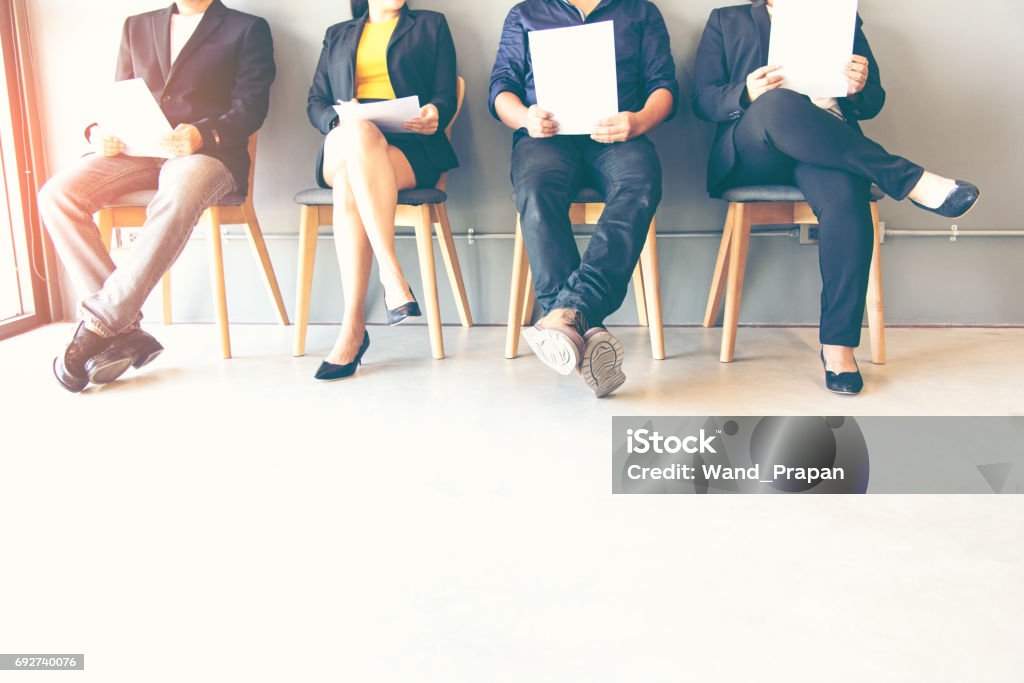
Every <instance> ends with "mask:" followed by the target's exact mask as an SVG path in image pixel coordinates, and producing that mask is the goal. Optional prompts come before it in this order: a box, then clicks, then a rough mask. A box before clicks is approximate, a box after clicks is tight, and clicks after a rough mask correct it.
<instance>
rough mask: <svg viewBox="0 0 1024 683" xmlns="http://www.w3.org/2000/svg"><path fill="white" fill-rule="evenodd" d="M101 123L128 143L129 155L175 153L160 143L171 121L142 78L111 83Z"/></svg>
mask: <svg viewBox="0 0 1024 683" xmlns="http://www.w3.org/2000/svg"><path fill="white" fill-rule="evenodd" d="M99 124H100V128H102V129H103V131H104V132H106V133H107V134H109V135H113V136H115V137H117V138H119V139H120V140H121V142H123V143H124V153H125V154H126V155H127V156H132V157H160V158H162V159H170V158H171V157H172V156H174V155H173V154H171V153H170V152H167V151H166V150H164V149H163V148H162V147H160V138H162V137H163V136H164V135H167V134H168V133H170V132H172V128H171V124H170V123H168V121H167V117H166V116H164V112H163V110H161V109H160V105H159V104H157V101H156V99H154V98H153V93H151V92H150V91H149V87H148V86H147V85H146V82H145V81H144V80H142V79H141V78H133V79H131V80H128V81H117V82H116V83H114V84H113V85H112V86H111V88H110V95H109V96H108V97H107V98H105V100H104V106H103V110H102V112H101V114H100V118H99Z"/></svg>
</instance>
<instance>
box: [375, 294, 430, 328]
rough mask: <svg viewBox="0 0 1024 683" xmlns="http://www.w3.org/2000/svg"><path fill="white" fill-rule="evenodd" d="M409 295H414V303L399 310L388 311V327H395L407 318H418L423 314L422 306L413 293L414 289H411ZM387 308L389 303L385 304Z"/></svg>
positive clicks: (403, 305) (404, 305)
mask: <svg viewBox="0 0 1024 683" xmlns="http://www.w3.org/2000/svg"><path fill="white" fill-rule="evenodd" d="M409 294H411V295H412V301H410V302H408V303H405V304H402V305H401V306H399V307H397V308H389V309H388V325H391V326H392V327H394V326H395V325H399V324H401V323H403V322H404V321H405V319H406V318H418V317H420V316H421V315H423V313H421V312H420V305H419V303H418V302H417V301H416V295H415V294H413V293H412V288H410V289H409ZM384 305H385V306H387V303H386V302H385V304H384Z"/></svg>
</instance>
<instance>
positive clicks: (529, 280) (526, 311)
mask: <svg viewBox="0 0 1024 683" xmlns="http://www.w3.org/2000/svg"><path fill="white" fill-rule="evenodd" d="M525 294H526V303H525V304H523V327H526V326H527V325H529V324H530V323H531V322H533V309H535V308H536V307H537V292H536V290H534V288H533V269H532V268H530V266H529V264H527V266H526V292H525Z"/></svg>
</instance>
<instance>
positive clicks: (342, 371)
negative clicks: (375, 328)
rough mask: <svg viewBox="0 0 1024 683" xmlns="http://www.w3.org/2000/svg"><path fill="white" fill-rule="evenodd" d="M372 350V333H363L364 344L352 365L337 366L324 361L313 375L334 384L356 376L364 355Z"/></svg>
mask: <svg viewBox="0 0 1024 683" xmlns="http://www.w3.org/2000/svg"><path fill="white" fill-rule="evenodd" d="M368 348H370V333H369V332H366V331H365V330H364V331H363V343H362V344H360V346H359V353H357V354H356V357H355V359H353V361H352V362H351V363H345V364H344V365H335V364H334V363H328V362H327V361H324V362H323V363H321V364H320V368H319V369H318V370H317V371H316V374H315V375H313V377H315V378H316V379H319V380H321V381H324V382H333V381H334V380H338V379H346V378H348V377H351V376H352V375H354V374H356V370H357V369H358V368H359V364H360V363H362V362H363V354H364V353H366V349H368Z"/></svg>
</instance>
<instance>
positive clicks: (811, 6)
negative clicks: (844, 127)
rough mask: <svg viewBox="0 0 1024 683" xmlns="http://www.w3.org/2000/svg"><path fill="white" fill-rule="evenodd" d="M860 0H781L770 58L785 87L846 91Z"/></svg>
mask: <svg viewBox="0 0 1024 683" xmlns="http://www.w3.org/2000/svg"><path fill="white" fill-rule="evenodd" d="M856 22H857V0H827V1H826V0H775V3H774V6H773V10H772V37H771V42H770V43H769V49H768V63H769V64H778V65H779V66H781V67H782V68H781V69H780V70H779V73H781V74H782V75H783V76H784V77H785V78H784V80H783V82H782V87H784V88H788V89H790V90H795V91H797V92H799V93H803V94H804V95H807V96H809V97H845V96H846V92H847V82H846V76H845V74H844V73H843V70H844V69H845V67H846V64H847V62H849V61H850V56H851V55H852V54H853V36H854V31H855V29H856Z"/></svg>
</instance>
